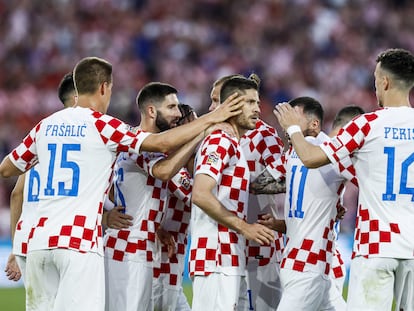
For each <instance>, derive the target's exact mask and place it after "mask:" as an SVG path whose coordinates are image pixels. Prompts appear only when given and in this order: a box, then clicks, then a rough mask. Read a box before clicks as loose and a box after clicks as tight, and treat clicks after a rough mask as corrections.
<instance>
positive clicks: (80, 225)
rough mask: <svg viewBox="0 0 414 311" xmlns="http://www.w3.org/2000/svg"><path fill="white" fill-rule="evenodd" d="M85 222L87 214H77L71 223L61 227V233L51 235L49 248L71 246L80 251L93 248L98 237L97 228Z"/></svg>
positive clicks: (70, 247)
mask: <svg viewBox="0 0 414 311" xmlns="http://www.w3.org/2000/svg"><path fill="white" fill-rule="evenodd" d="M85 223H86V217H85V216H82V215H76V216H75V218H74V220H73V223H72V224H71V225H65V226H62V227H61V230H60V234H59V235H52V236H50V237H49V248H55V247H59V248H69V249H75V250H78V251H80V252H82V251H85V250H89V249H92V248H93V246H94V244H95V243H96V238H97V237H96V236H95V235H94V229H95V228H87V227H85Z"/></svg>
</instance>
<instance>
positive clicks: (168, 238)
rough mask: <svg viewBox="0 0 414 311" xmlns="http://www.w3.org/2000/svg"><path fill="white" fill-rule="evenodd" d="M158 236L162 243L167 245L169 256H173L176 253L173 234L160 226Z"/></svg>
mask: <svg viewBox="0 0 414 311" xmlns="http://www.w3.org/2000/svg"><path fill="white" fill-rule="evenodd" d="M157 238H158V240H160V242H161V244H162V245H165V246H167V249H168V258H171V257H172V256H173V255H174V254H175V253H176V244H175V240H174V237H173V235H172V234H171V233H170V232H168V231H166V230H164V229H163V228H162V227H160V228H158V230H157Z"/></svg>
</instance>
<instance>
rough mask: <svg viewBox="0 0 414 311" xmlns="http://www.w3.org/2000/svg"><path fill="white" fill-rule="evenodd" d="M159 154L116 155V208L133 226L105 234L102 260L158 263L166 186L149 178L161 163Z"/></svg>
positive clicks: (163, 156)
mask: <svg viewBox="0 0 414 311" xmlns="http://www.w3.org/2000/svg"><path fill="white" fill-rule="evenodd" d="M164 158H165V155H164V154H162V153H154V152H143V153H141V154H140V155H136V154H131V153H121V154H119V156H118V158H117V160H116V163H115V167H114V171H115V178H114V194H115V205H117V206H125V213H126V214H128V215H131V216H132V217H133V218H134V219H133V225H132V226H130V227H129V228H128V229H122V230H118V229H110V228H108V229H107V230H106V232H105V256H108V257H109V258H112V259H114V260H118V261H136V262H144V263H145V262H147V263H148V264H149V265H150V266H152V265H153V263H156V264H158V263H159V255H160V249H158V247H157V246H156V244H155V232H156V230H157V229H158V227H159V226H160V223H161V221H162V218H163V216H164V204H165V201H166V199H167V183H166V182H163V181H161V180H160V179H156V178H154V177H153V176H152V168H153V166H154V165H155V164H156V163H157V162H158V161H160V160H162V159H164Z"/></svg>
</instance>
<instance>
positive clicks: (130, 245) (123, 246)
mask: <svg viewBox="0 0 414 311" xmlns="http://www.w3.org/2000/svg"><path fill="white" fill-rule="evenodd" d="M130 233H131V232H130V231H129V230H119V231H118V235H117V236H116V237H113V236H108V237H107V238H106V241H105V256H108V257H109V258H111V259H113V260H117V261H126V260H128V254H133V255H135V254H136V253H137V252H138V251H142V252H138V253H141V256H142V257H143V261H147V262H152V261H153V260H154V257H153V252H152V249H153V247H154V246H153V245H149V244H151V242H150V241H146V240H139V239H136V238H135V239H132V238H130V237H129V235H130Z"/></svg>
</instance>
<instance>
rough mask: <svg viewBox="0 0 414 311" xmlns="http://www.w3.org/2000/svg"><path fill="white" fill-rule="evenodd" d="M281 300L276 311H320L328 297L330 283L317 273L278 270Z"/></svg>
mask: <svg viewBox="0 0 414 311" xmlns="http://www.w3.org/2000/svg"><path fill="white" fill-rule="evenodd" d="M280 280H281V283H282V288H283V292H282V298H281V300H280V303H279V306H278V308H277V310H278V311H291V310H295V311H304V310H309V311H311V310H320V308H321V306H322V304H323V299H324V297H326V296H327V295H328V292H329V288H330V281H329V279H328V278H326V277H323V276H322V275H320V274H318V273H313V272H298V271H293V270H288V269H281V270H280Z"/></svg>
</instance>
